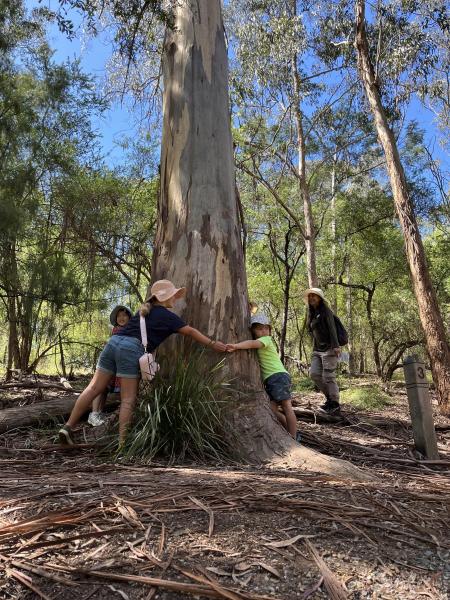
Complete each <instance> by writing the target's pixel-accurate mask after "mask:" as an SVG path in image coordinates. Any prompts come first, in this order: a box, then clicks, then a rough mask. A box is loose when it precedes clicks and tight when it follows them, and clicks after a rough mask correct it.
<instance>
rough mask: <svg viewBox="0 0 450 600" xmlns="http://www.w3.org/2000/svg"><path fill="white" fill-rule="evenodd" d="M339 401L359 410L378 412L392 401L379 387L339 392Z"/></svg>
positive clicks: (373, 386)
mask: <svg viewBox="0 0 450 600" xmlns="http://www.w3.org/2000/svg"><path fill="white" fill-rule="evenodd" d="M341 401H342V402H345V403H348V404H351V405H352V406H354V407H355V408H359V409H361V410H380V409H382V408H384V407H385V406H387V405H389V404H392V399H391V397H390V396H388V394H386V393H385V392H383V390H382V389H381V388H380V386H379V385H368V386H357V387H352V388H350V389H348V390H343V391H341Z"/></svg>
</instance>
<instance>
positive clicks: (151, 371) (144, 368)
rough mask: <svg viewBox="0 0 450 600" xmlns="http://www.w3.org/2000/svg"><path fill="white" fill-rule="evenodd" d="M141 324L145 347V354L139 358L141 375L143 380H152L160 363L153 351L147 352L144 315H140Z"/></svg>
mask: <svg viewBox="0 0 450 600" xmlns="http://www.w3.org/2000/svg"><path fill="white" fill-rule="evenodd" d="M140 326H141V340H142V345H143V346H144V348H145V354H143V355H142V356H141V357H140V359H139V367H140V369H141V377H142V381H152V379H154V377H155V375H156V373H157V372H158V371H159V364H158V363H157V362H156V360H155V357H154V356H153V354H152V353H151V352H147V344H148V342H147V327H146V325H145V319H144V317H143V316H142V315H141V316H140Z"/></svg>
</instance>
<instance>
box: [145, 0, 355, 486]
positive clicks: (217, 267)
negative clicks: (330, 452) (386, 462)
mask: <svg viewBox="0 0 450 600" xmlns="http://www.w3.org/2000/svg"><path fill="white" fill-rule="evenodd" d="M174 18H175V23H174V27H173V28H171V29H168V31H167V33H166V39H165V44H164V57H163V76H164V97H163V112H164V117H163V139H162V149H161V195H160V201H159V220H158V227H157V233H156V240H155V251H154V256H153V279H154V280H156V279H160V278H168V279H171V280H173V281H174V282H175V284H176V285H185V286H186V287H187V295H186V301H185V302H184V304H183V305H181V309H180V310H181V314H182V316H183V317H184V318H185V320H186V321H187V322H188V323H191V324H192V325H194V326H195V327H198V328H199V329H200V330H202V331H204V332H206V333H208V334H209V335H211V336H213V337H214V338H216V339H220V340H222V341H224V342H234V341H237V340H242V339H246V338H248V335H249V331H248V317H249V313H248V298H247V283H246V274H245V265H244V256H243V251H242V244H241V237H240V229H239V217H238V208H237V205H236V196H235V183H234V182H235V179H234V164H233V152H232V139H231V127H230V113H229V106H228V57H227V50H226V45H225V37H224V29H223V22H222V11H221V3H220V0H196V1H193V0H187V1H185V2H182V3H177V6H176V8H175V14H174ZM174 343H180V341H179V340H175V341H174ZM172 349H173V348H172ZM167 351H168V352H170V351H171V348H170V346H168V349H167ZM226 364H227V370H228V374H229V376H230V377H232V378H234V381H235V383H234V386H235V396H234V398H233V400H231V401H230V402H229V405H228V410H227V415H226V419H227V427H226V428H225V429H226V430H227V431H229V432H231V436H232V439H233V441H234V444H235V448H236V451H237V453H238V454H239V455H240V457H241V458H242V459H244V460H248V461H250V462H254V463H258V462H263V461H269V460H271V461H272V462H278V463H280V462H281V463H284V464H292V465H295V466H296V467H299V468H303V469H307V470H312V471H316V472H317V471H318V472H324V473H332V474H333V475H337V476H343V477H352V478H355V479H362V478H366V476H365V474H363V473H362V472H361V471H359V470H358V469H357V468H356V467H354V466H353V465H350V464H349V463H346V462H345V461H341V460H338V459H335V458H332V457H326V456H322V455H320V454H318V453H316V452H314V451H312V450H310V449H308V448H305V447H303V446H300V445H298V444H296V443H295V442H294V441H293V440H292V439H291V438H290V437H289V436H288V435H287V433H285V431H284V429H282V428H281V426H280V425H279V424H278V423H277V421H276V420H275V418H274V417H273V416H272V413H271V410H270V408H269V406H268V403H267V402H266V401H265V398H264V392H263V389H262V386H261V381H260V375H259V367H258V364H257V362H256V360H255V357H254V354H252V353H251V352H248V351H247V352H242V351H240V352H236V353H234V354H231V355H228V356H227V358H226Z"/></svg>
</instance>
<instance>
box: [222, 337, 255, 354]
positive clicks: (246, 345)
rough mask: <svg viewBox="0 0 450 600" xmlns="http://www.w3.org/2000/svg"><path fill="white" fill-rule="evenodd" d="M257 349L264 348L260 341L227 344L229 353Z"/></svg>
mask: <svg viewBox="0 0 450 600" xmlns="http://www.w3.org/2000/svg"><path fill="white" fill-rule="evenodd" d="M257 348H264V344H263V343H262V342H260V341H259V340H245V341H244V342H238V343H237V344H227V352H234V351H235V350H253V349H257Z"/></svg>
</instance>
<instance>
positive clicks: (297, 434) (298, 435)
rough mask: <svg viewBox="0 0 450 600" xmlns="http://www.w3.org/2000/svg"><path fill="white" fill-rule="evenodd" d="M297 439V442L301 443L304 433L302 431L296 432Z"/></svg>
mask: <svg viewBox="0 0 450 600" xmlns="http://www.w3.org/2000/svg"><path fill="white" fill-rule="evenodd" d="M295 441H296V442H297V444H301V442H302V435H301V433H300V431H297V433H296V434H295Z"/></svg>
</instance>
